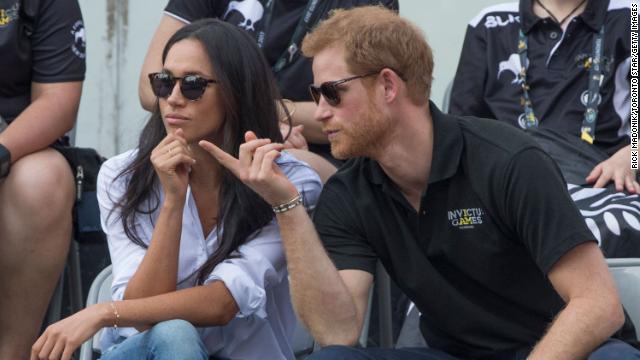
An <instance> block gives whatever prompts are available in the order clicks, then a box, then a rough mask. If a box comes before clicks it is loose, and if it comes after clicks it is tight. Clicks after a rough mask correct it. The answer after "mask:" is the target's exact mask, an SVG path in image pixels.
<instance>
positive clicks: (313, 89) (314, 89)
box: [309, 71, 380, 106]
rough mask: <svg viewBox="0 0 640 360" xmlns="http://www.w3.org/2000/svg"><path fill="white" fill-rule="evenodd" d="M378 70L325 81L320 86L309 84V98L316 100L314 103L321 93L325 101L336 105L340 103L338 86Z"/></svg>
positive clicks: (373, 73) (374, 73)
mask: <svg viewBox="0 0 640 360" xmlns="http://www.w3.org/2000/svg"><path fill="white" fill-rule="evenodd" d="M379 72H380V71H375V72H370V73H367V74H364V75H356V76H352V77H348V78H346V79H340V80H335V81H327V82H323V83H322V84H320V86H316V85H313V84H311V85H309V92H310V93H311V98H312V99H313V101H315V102H316V104H318V103H319V102H320V95H322V96H324V99H325V100H326V101H327V103H328V104H329V105H331V106H338V105H339V104H340V93H339V90H340V89H339V88H338V86H340V85H342V84H344V83H346V82H347V81H351V80H355V79H360V78H363V77H367V76H371V75H376V74H377V73H379Z"/></svg>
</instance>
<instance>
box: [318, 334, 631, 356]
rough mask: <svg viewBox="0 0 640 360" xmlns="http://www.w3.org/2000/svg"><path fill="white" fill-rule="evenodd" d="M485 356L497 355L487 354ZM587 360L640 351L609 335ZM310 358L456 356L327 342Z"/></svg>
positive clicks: (515, 353)
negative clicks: (339, 344)
mask: <svg viewBox="0 0 640 360" xmlns="http://www.w3.org/2000/svg"><path fill="white" fill-rule="evenodd" d="M527 355H528V352H527V351H516V352H513V353H512V354H511V355H509V354H507V353H502V354H501V355H500V356H499V357H498V358H499V359H501V360H502V359H509V360H523V359H525V358H526V357H527ZM486 359H494V358H492V357H487V358H486ZM587 359H588V360H611V359H616V360H627V359H640V351H638V350H636V349H635V348H633V347H632V346H631V345H629V344H627V343H625V342H622V341H620V340H615V339H609V340H608V341H607V342H605V343H604V344H602V345H601V346H600V347H599V348H597V349H596V350H594V351H593V352H592V353H591V355H589V357H588V358H587ZM307 360H457V358H456V357H453V356H451V355H449V354H446V353H444V352H442V351H439V350H436V349H430V348H405V349H380V348H366V349H363V348H353V347H348V346H327V347H326V348H323V349H322V350H320V351H318V352H316V353H313V354H311V356H309V357H308V358H307Z"/></svg>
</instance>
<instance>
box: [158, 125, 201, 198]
mask: <svg viewBox="0 0 640 360" xmlns="http://www.w3.org/2000/svg"><path fill="white" fill-rule="evenodd" d="M195 162H196V160H195V159H194V157H193V153H192V152H191V149H190V148H189V145H188V144H187V141H186V140H185V138H184V133H183V132H182V129H178V130H176V132H175V133H173V134H168V135H167V136H166V137H165V138H164V139H163V140H162V141H161V142H160V143H159V144H158V146H156V148H155V149H153V151H152V152H151V163H152V164H153V167H154V168H155V170H156V173H157V174H158V178H159V179H160V183H161V184H162V188H163V189H164V192H165V197H166V198H173V199H177V200H183V199H184V196H185V194H186V193H187V186H188V185H189V171H191V165H193V164H195Z"/></svg>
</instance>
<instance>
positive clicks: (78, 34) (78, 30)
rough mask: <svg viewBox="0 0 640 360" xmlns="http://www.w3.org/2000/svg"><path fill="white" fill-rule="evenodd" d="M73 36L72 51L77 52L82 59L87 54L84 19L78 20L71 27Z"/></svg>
mask: <svg viewBox="0 0 640 360" xmlns="http://www.w3.org/2000/svg"><path fill="white" fill-rule="evenodd" d="M71 36H73V45H71V51H73V53H74V54H76V56H77V57H79V58H80V59H84V57H85V56H86V54H85V49H86V46H87V44H86V39H85V35H84V23H83V22H82V20H78V21H76V22H75V24H73V26H72V27H71Z"/></svg>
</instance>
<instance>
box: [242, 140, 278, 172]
mask: <svg viewBox="0 0 640 360" xmlns="http://www.w3.org/2000/svg"><path fill="white" fill-rule="evenodd" d="M247 133H249V131H248V132H247ZM252 134H253V133H252ZM245 138H246V136H245ZM269 143H271V139H252V140H247V142H245V143H244V144H242V145H240V151H239V154H238V160H240V167H242V168H246V169H248V168H250V167H251V163H252V162H253V157H254V156H255V155H254V154H255V152H256V149H258V148H259V147H261V146H264V145H267V144H269Z"/></svg>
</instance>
